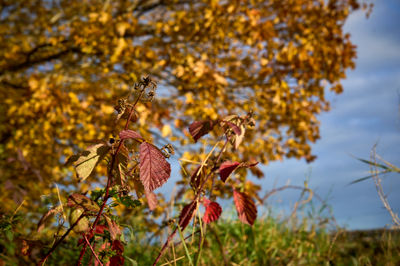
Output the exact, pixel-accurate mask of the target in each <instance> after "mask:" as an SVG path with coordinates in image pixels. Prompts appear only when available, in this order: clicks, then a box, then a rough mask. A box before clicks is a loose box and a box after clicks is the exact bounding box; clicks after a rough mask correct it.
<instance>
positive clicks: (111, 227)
mask: <svg viewBox="0 0 400 266" xmlns="http://www.w3.org/2000/svg"><path fill="white" fill-rule="evenodd" d="M105 218H106V222H107V225H108V231H109V232H110V237H111V239H112V240H115V239H117V238H118V236H120V235H121V234H122V232H121V228H120V227H119V226H118V224H117V223H116V222H115V221H113V220H111V219H110V218H109V217H108V216H106V217H105Z"/></svg>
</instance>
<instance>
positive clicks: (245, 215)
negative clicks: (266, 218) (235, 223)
mask: <svg viewBox="0 0 400 266" xmlns="http://www.w3.org/2000/svg"><path fill="white" fill-rule="evenodd" d="M233 200H234V202H235V206H236V210H237V213H238V216H239V220H240V221H241V222H242V223H245V224H248V225H253V224H254V221H255V220H256V218H257V208H256V205H255V203H254V201H253V200H252V199H251V198H250V197H249V196H248V195H247V194H245V193H242V192H238V191H236V190H233Z"/></svg>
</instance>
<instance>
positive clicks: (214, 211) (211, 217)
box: [203, 198, 222, 224]
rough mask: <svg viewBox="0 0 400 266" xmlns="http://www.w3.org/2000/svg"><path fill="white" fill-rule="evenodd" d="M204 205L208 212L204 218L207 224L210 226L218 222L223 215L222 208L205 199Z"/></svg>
mask: <svg viewBox="0 0 400 266" xmlns="http://www.w3.org/2000/svg"><path fill="white" fill-rule="evenodd" d="M203 205H204V207H205V208H206V211H205V213H204V216H203V221H204V222H205V223H206V224H209V223H211V222H214V221H216V220H218V218H219V217H220V216H221V213H222V208H221V206H220V205H219V204H218V203H216V202H212V201H210V200H208V199H206V198H203Z"/></svg>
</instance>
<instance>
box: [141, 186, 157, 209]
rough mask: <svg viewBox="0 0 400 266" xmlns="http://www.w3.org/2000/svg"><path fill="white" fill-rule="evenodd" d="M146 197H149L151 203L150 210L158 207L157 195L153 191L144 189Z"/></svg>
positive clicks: (148, 200)
mask: <svg viewBox="0 0 400 266" xmlns="http://www.w3.org/2000/svg"><path fill="white" fill-rule="evenodd" d="M144 193H145V195H146V198H147V204H148V205H149V209H150V211H153V210H154V209H155V208H156V207H157V203H158V201H157V196H156V194H154V193H153V192H147V191H144Z"/></svg>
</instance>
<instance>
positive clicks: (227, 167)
mask: <svg viewBox="0 0 400 266" xmlns="http://www.w3.org/2000/svg"><path fill="white" fill-rule="evenodd" d="M239 165H240V163H238V162H229V161H226V162H223V163H222V164H221V166H220V167H219V176H220V177H221V180H222V181H223V182H225V181H226V180H227V179H228V177H229V176H230V175H231V173H232V172H233V171H235V170H236V168H238V166H239Z"/></svg>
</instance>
